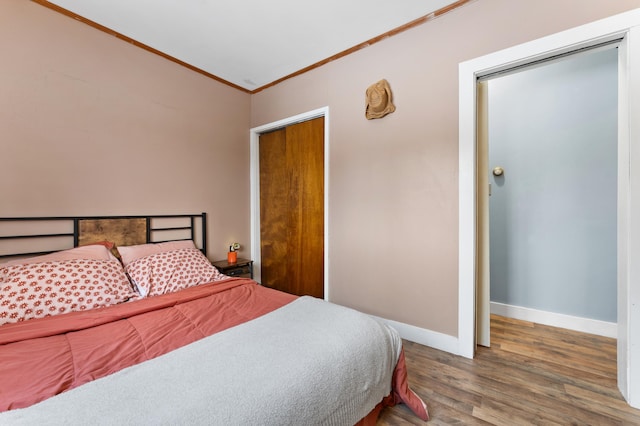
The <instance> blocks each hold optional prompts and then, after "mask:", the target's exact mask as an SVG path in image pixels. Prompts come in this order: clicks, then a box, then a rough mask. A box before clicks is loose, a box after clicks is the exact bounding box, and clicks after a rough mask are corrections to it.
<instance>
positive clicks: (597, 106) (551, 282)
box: [477, 44, 618, 346]
mask: <svg viewBox="0 0 640 426" xmlns="http://www.w3.org/2000/svg"><path fill="white" fill-rule="evenodd" d="M617 65H618V51H617V46H616V44H609V45H607V46H603V47H598V48H592V49H588V50H583V51H581V52H579V53H572V54H571V55H567V56H564V57H562V58H561V59H556V60H554V61H547V62H545V63H544V64H543V65H537V66H530V67H526V68H520V69H518V70H517V72H512V73H508V74H506V75H505V73H500V75H499V76H497V77H486V78H483V79H480V80H479V82H478V85H479V90H478V104H479V105H478V136H477V138H478V148H477V153H478V154H477V156H478V218H479V220H478V226H477V227H478V274H477V276H478V278H477V279H478V295H479V296H478V302H479V303H478V307H477V312H478V317H479V318H478V344H480V345H483V346H489V345H490V342H489V335H490V333H489V330H488V324H489V321H488V318H486V316H487V312H486V311H490V312H491V313H494V314H498V315H501V316H506V317H512V318H515V319H520V320H525V321H530V322H535V323H539V324H543V325H550V326H555V327H561V328H567V329H571V330H575V331H582V332H587V333H592V334H599V335H604V336H606V337H616V336H617V330H616V328H617V327H616V322H617V317H616V315H617V314H616V307H617V299H616V293H617V281H616V274H617V271H616V269H617V254H616V251H617V247H616V236H617V235H616V234H617V230H616V222H617V207H618V206H617V199H616V198H617V177H618V176H617V93H618V69H617ZM489 188H490V191H489ZM480 219H482V220H480ZM486 293H489V295H490V297H489V295H488V294H486ZM489 303H490V308H489Z"/></svg>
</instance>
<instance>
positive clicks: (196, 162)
mask: <svg viewBox="0 0 640 426" xmlns="http://www.w3.org/2000/svg"><path fill="white" fill-rule="evenodd" d="M0 52H2V60H1V61H2V66H1V67H0V158H1V159H2V161H1V164H2V165H1V166H0V216H43V215H108V214H169V213H198V212H201V211H206V212H208V213H209V247H210V248H209V257H210V258H212V259H213V258H218V259H219V258H223V257H224V256H225V252H226V247H228V244H229V243H230V242H232V241H240V242H242V243H248V242H249V146H248V142H247V134H248V128H249V114H250V112H249V111H250V95H248V94H246V93H243V92H240V91H238V90H235V89H232V88H230V87H228V86H225V85H223V84H220V83H218V82H216V81H214V80H211V79H209V78H207V77H204V76H202V75H200V74H197V73H195V72H193V71H190V70H188V69H186V68H184V67H181V66H179V65H177V64H174V63H172V62H170V61H167V60H166V59H163V58H161V57H159V56H156V55H153V54H150V53H148V52H146V51H144V50H142V49H139V48H137V47H135V46H133V45H130V44H129V43H125V42H123V41H121V40H118V39H116V38H115V37H112V36H109V35H107V34H105V33H103V32H100V31H98V30H95V29H93V28H91V27H89V26H87V25H85V24H82V23H80V22H78V21H76V20H74V19H71V18H68V17H66V16H64V15H61V14H59V13H56V12H54V11H51V10H49V9H47V8H45V7H42V6H40V5H38V4H36V3H32V2H29V1H25V0H2V1H0ZM247 248H248V247H247Z"/></svg>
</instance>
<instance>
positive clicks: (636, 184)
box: [458, 9, 640, 408]
mask: <svg viewBox="0 0 640 426" xmlns="http://www.w3.org/2000/svg"><path fill="white" fill-rule="evenodd" d="M639 25H640V9H635V10H632V11H629V12H626V13H622V14H619V15H615V16H612V17H609V18H606V19H602V20H599V21H596V22H593V23H590V24H586V25H583V26H580V27H577V28H574V29H570V30H567V31H563V32H561V33H558V34H554V35H550V36H547V37H544V38H541V39H538V40H534V41H531V42H528V43H525V44H521V45H518V46H515V47H512V48H509V49H505V50H502V51H499V52H495V53H492V54H489V55H486V56H483V57H480V58H476V59H473V60H470V61H466V62H463V63H461V64H460V65H459V200H458V201H459V252H458V256H459V261H458V262H459V270H458V280H459V281H458V345H459V347H458V354H460V355H462V356H465V357H468V358H472V357H473V354H474V351H475V344H474V337H475V315H476V310H475V306H476V304H475V301H476V299H475V297H476V294H475V293H476V292H475V278H476V277H475V262H476V242H475V239H476V113H477V111H476V110H477V108H476V81H477V79H478V77H482V76H483V75H487V74H490V73H494V72H497V71H502V70H506V69H509V68H513V67H516V66H520V65H524V64H527V63H532V62H535V61H538V60H542V59H546V58H550V57H553V56H556V55H559V54H564V53H568V52H572V51H576V50H579V49H582V48H586V47H590V46H595V45H598V44H600V43H604V42H607V41H612V40H616V39H621V40H622V41H621V47H620V51H619V57H621V60H620V65H621V67H622V68H624V69H621V70H620V72H619V76H620V79H621V80H620V82H619V87H620V91H619V99H618V104H619V109H618V116H619V132H618V139H619V141H618V147H619V148H618V149H619V151H620V152H619V160H618V163H619V167H618V169H619V171H618V173H619V182H618V188H619V197H618V198H619V200H618V212H619V213H618V271H619V272H618V295H619V296H618V327H619V335H618V387H619V388H620V390H621V392H622V394H623V395H624V396H625V398H626V399H627V401H629V403H630V404H631V405H632V406H634V407H639V408H640V333H638V330H640V176H636V175H634V173H637V171H640V121H639V120H637V118H636V119H635V120H634V119H632V117H639V116H640V34H638V33H639V32H640V31H639V30H638V29H637V28H634V27H638V26H639ZM622 56H624V58H622ZM627 148H628V149H627ZM625 170H626V174H625ZM630 330H634V331H635V335H634V334H633V333H630Z"/></svg>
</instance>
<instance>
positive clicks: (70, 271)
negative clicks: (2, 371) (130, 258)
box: [0, 259, 138, 325]
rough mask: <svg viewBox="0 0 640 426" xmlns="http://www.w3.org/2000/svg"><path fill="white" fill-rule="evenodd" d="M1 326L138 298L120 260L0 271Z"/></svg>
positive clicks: (73, 261)
mask: <svg viewBox="0 0 640 426" xmlns="http://www.w3.org/2000/svg"><path fill="white" fill-rule="evenodd" d="M0 277H1V278H0V325H1V324H4V323H11V322H18V321H25V320H28V319H32V318H42V317H46V316H50V315H58V314H64V313H67V312H74V311H84V310H88V309H94V308H100V307H103V306H109V305H113V304H116V303H120V302H124V301H127V300H129V299H131V298H134V297H137V296H138V295H137V294H136V293H135V292H134V291H133V289H132V288H131V284H130V283H129V281H128V279H127V276H126V275H125V273H124V270H123V269H122V266H121V265H120V263H119V262H118V261H117V260H97V259H71V260H60V261H48V262H41V263H30V264H19V265H8V266H4V267H2V269H0Z"/></svg>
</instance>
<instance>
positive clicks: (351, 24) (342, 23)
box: [39, 0, 465, 92]
mask: <svg viewBox="0 0 640 426" xmlns="http://www.w3.org/2000/svg"><path fill="white" fill-rule="evenodd" d="M39 3H43V4H46V3H47V2H46V1H44V2H43V1H40V2H39ZM48 3H52V4H53V5H57V6H59V7H61V8H63V9H65V10H66V11H68V12H71V13H70V14H71V15H77V16H79V17H81V18H84V20H85V21H86V20H88V21H91V22H93V23H96V24H99V25H101V26H103V27H106V28H107V29H110V30H113V31H115V32H116V33H119V34H120V35H123V36H125V38H128V39H131V40H133V41H135V42H138V43H139V44H142V45H146V46H148V47H150V48H152V49H155V50H157V51H159V52H161V53H162V54H164V55H166V56H169V57H171V58H174V59H177V60H179V61H181V62H184V63H186V64H188V65H189V66H191V67H194V68H196V69H198V70H201V71H204V72H205V73H207V74H210V75H213V76H215V77H216V78H218V79H221V80H223V81H225V82H228V83H231V84H232V85H235V86H238V87H240V88H242V89H244V90H247V91H249V92H252V91H256V90H258V89H260V88H264V87H265V86H268V85H270V84H273V83H274V82H277V81H279V80H281V79H283V78H285V77H287V76H289V75H291V74H295V73H297V72H299V71H301V70H304V69H305V68H308V67H311V66H313V65H315V64H318V63H319V62H322V61H325V60H327V59H329V58H332V57H335V56H336V55H339V54H341V53H343V52H345V51H348V50H350V49H353V48H355V47H357V46H359V45H361V44H362V43H366V42H368V41H373V40H374V39H376V38H377V37H379V36H381V35H384V34H388V33H389V32H392V31H393V30H395V29H398V28H399V27H403V26H405V25H406V24H409V23H412V22H413V21H415V20H417V19H420V18H423V17H427V16H428V15H430V14H432V13H434V12H437V11H440V12H442V11H443V10H444V8H447V7H448V6H449V5H455V4H456V3H460V4H461V3H465V2H461V1H454V0H316V1H304V0H302V1H301V0H270V1H263V0H108V1H107V0H48Z"/></svg>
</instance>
